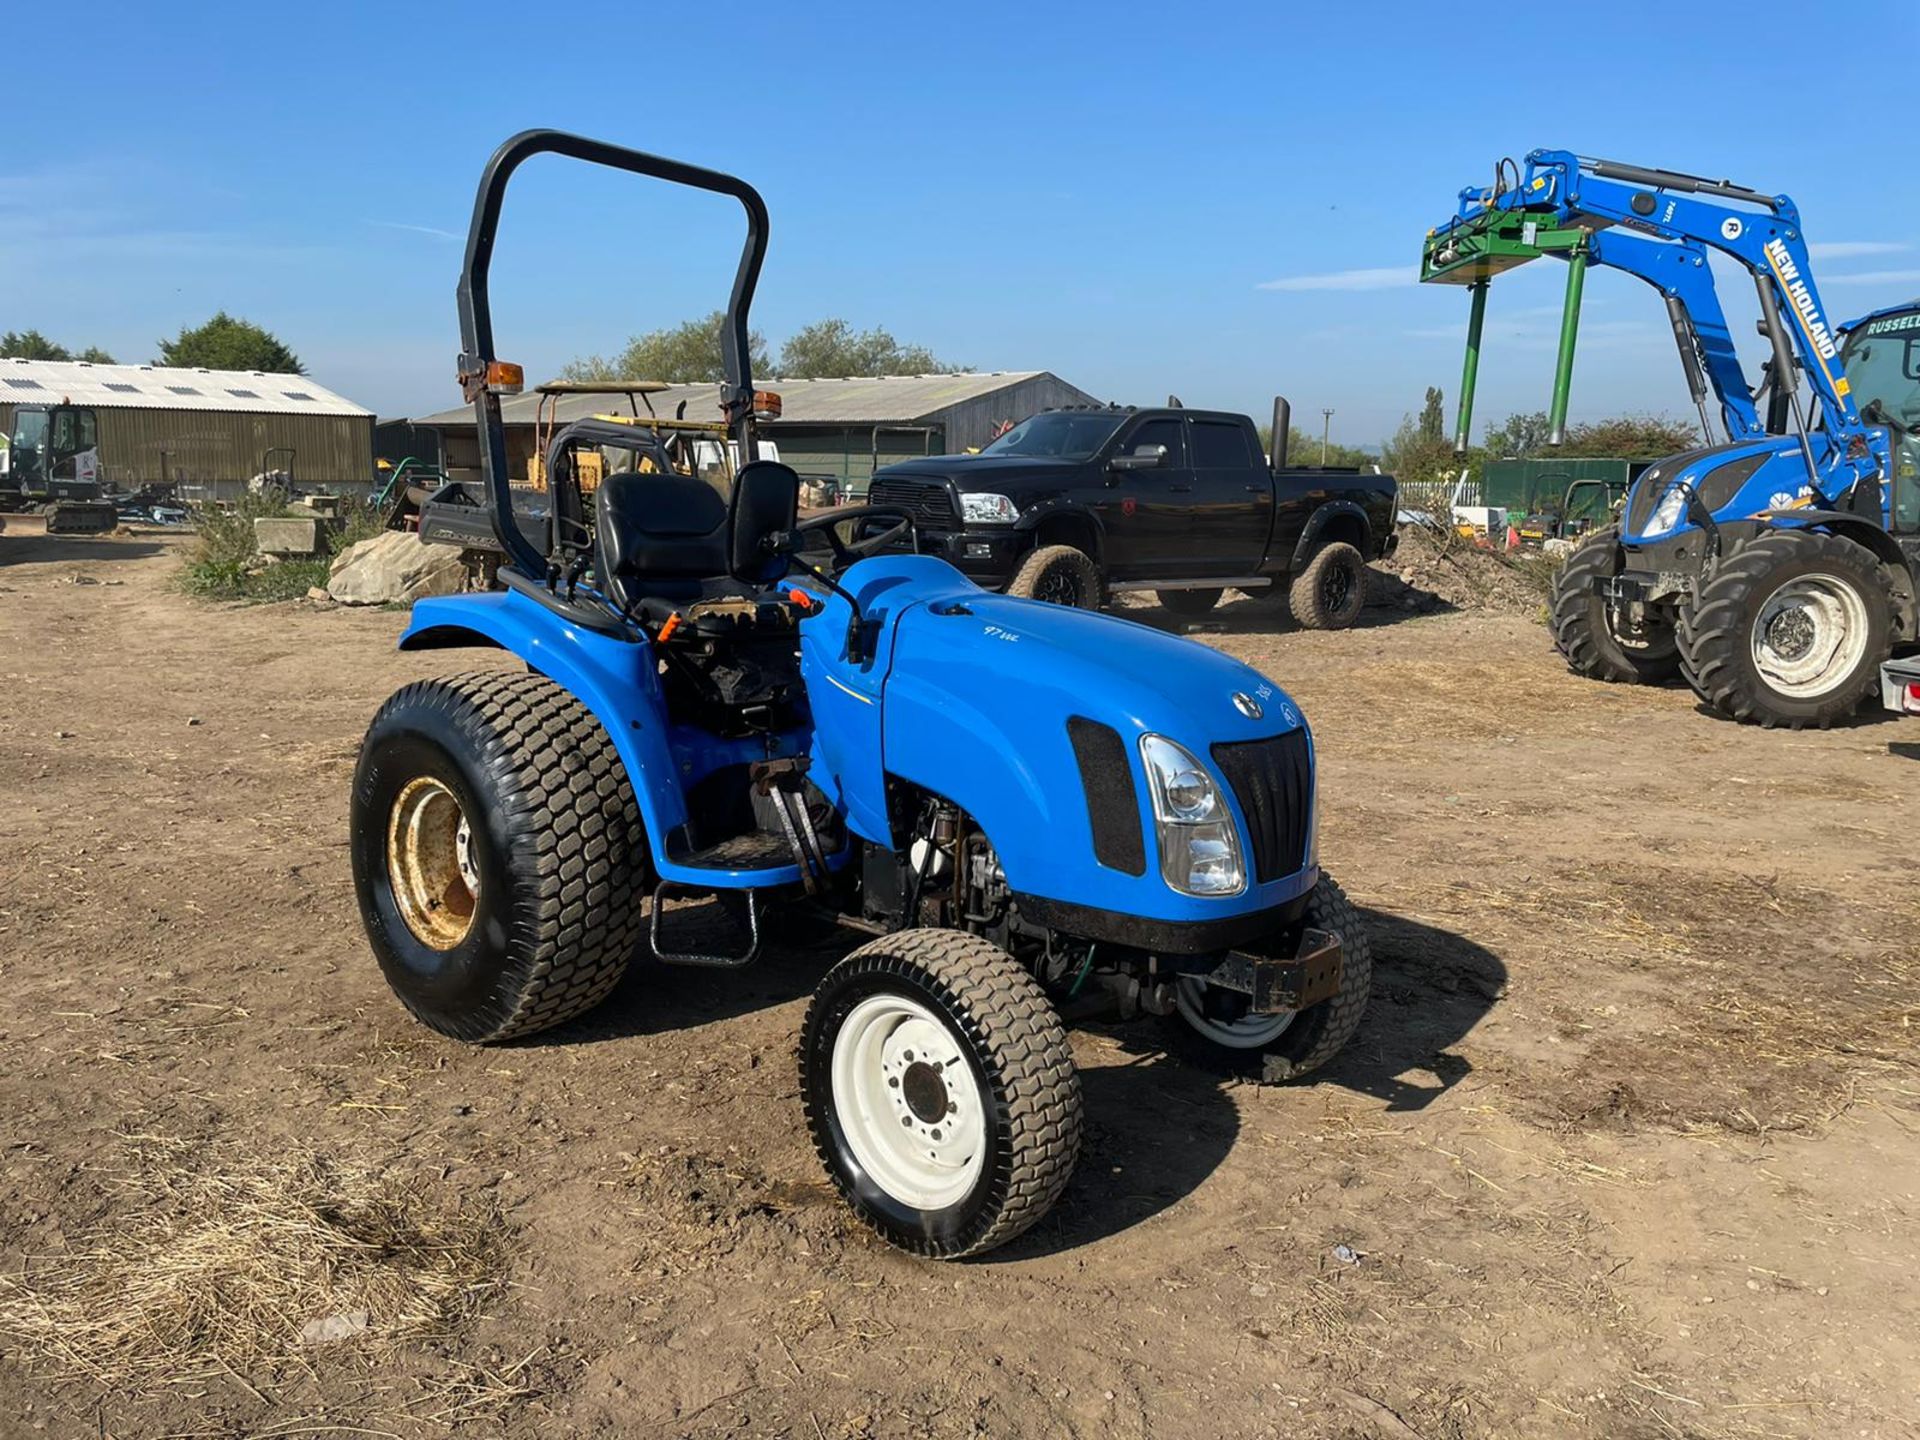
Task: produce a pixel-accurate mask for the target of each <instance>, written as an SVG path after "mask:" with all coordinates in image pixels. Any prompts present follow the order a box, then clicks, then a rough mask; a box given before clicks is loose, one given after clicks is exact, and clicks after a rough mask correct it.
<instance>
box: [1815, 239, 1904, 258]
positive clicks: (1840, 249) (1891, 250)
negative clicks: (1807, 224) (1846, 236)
mask: <svg viewBox="0 0 1920 1440" xmlns="http://www.w3.org/2000/svg"><path fill="white" fill-rule="evenodd" d="M1912 248H1913V247H1912V246H1911V245H1908V244H1905V243H1904V242H1902V241H1899V240H1815V241H1813V242H1811V243H1810V244H1808V246H1807V253H1808V254H1809V255H1811V256H1812V257H1813V258H1814V259H1816V260H1857V259H1859V258H1860V257H1861V256H1863V255H1898V254H1899V253H1900V252H1901V251H1902V250H1911V249H1912Z"/></svg>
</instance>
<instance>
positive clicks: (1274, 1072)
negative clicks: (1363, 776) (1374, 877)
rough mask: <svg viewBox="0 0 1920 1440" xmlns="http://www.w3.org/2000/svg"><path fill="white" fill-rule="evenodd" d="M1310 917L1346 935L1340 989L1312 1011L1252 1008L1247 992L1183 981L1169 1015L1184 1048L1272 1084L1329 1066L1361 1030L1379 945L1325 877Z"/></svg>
mask: <svg viewBox="0 0 1920 1440" xmlns="http://www.w3.org/2000/svg"><path fill="white" fill-rule="evenodd" d="M1306 923H1307V924H1308V925H1310V926H1312V927H1313V928H1314V929H1316V930H1328V931H1331V932H1332V933H1333V934H1335V935H1338V936H1339V937H1340V990H1339V992H1338V993H1337V994H1335V995H1334V996H1333V997H1332V998H1331V999H1328V1000H1322V1001H1321V1002H1320V1003H1319V1004H1318V1005H1309V1006H1308V1007H1307V1008H1306V1009H1305V1010H1295V1011H1287V1012H1284V1013H1281V1014H1278V1015H1256V1014H1249V1013H1248V1012H1247V1010H1246V1002H1245V997H1242V996H1236V995H1233V994H1231V993H1228V992H1224V991H1218V990H1213V989H1211V987H1209V986H1208V985H1207V984H1206V983H1205V982H1204V981H1202V980H1187V979H1182V980H1181V981H1180V983H1179V986H1178V988H1177V989H1176V991H1175V993H1174V1003H1175V1009H1174V1013H1173V1014H1171V1015H1169V1016H1167V1017H1166V1024H1167V1025H1168V1027H1170V1030H1171V1037H1172V1041H1173V1043H1174V1045H1175V1047H1176V1048H1177V1049H1179V1050H1180V1051H1181V1052H1183V1053H1184V1054H1186V1055H1189V1056H1191V1057H1192V1058H1194V1059H1196V1060H1198V1061H1199V1062H1200V1063H1201V1064H1203V1065H1206V1066H1208V1067H1209V1068H1211V1069H1215V1070H1221V1071H1224V1072H1225V1073H1227V1074H1229V1075H1236V1076H1240V1077H1243V1078H1245V1079H1249V1080H1255V1081H1259V1082H1262V1083H1264V1084H1270V1085H1272V1084H1279V1083H1281V1082H1282V1081H1286V1080H1297V1079H1299V1078H1300V1077H1301V1076H1303V1075H1306V1074H1309V1073H1311V1072H1312V1071H1314V1070H1317V1069H1319V1068H1320V1067H1321V1066H1322V1065H1324V1064H1326V1063H1327V1062H1328V1061H1329V1060H1331V1059H1332V1058H1333V1057H1334V1056H1335V1055H1337V1054H1339V1053H1340V1050H1341V1048H1342V1047H1343V1046H1345V1045H1346V1043H1347V1042H1348V1041H1349V1040H1351V1039H1352V1038H1353V1033H1354V1031H1356V1030H1358V1029H1359V1028H1360V1019H1361V1017H1362V1016H1363V1015H1365V1014H1366V1012H1367V997H1368V996H1369V995H1370V994H1371V993H1372V991H1373V944H1372V942H1371V941H1370V940H1369V939H1368V938H1367V932H1366V928H1365V927H1364V926H1363V925H1362V924H1361V923H1360V916H1359V913H1358V912H1357V911H1355V910H1354V908H1353V904H1352V902H1351V901H1349V900H1348V899H1347V897H1346V894H1345V892H1344V891H1342V890H1341V888H1340V887H1339V886H1338V885H1336V884H1335V883H1334V882H1333V877H1331V876H1329V875H1325V874H1323V875H1321V877H1320V883H1319V884H1317V885H1315V886H1314V887H1313V894H1312V895H1311V896H1310V897H1309V898H1308V900H1307V914H1306Z"/></svg>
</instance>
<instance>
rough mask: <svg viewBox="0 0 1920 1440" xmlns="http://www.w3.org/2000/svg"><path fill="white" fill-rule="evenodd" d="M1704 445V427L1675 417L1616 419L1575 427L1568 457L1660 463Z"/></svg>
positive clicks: (1565, 448) (1566, 452) (1569, 438)
mask: <svg viewBox="0 0 1920 1440" xmlns="http://www.w3.org/2000/svg"><path fill="white" fill-rule="evenodd" d="M1699 443H1700V427H1699V426H1698V425H1696V424H1694V423H1693V421H1691V420H1677V419H1675V418H1674V417H1673V416H1671V415H1616V416H1614V417H1613V418H1611V419H1608V420H1594V421H1591V422H1589V423H1587V424H1584V425H1575V426H1572V427H1571V428H1570V429H1569V430H1568V431H1567V443H1566V444H1565V445H1563V446H1561V453H1562V454H1564V455H1604V456H1607V457H1608V458H1610V459H1615V460H1659V459H1662V458H1663V457H1665V456H1668V455H1677V454H1679V453H1680V452H1681V451H1682V450H1691V449H1693V447H1694V446H1696V445H1698V444H1699Z"/></svg>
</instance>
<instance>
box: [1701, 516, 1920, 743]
mask: <svg viewBox="0 0 1920 1440" xmlns="http://www.w3.org/2000/svg"><path fill="white" fill-rule="evenodd" d="M1892 625H1893V617H1892V605H1891V602H1890V600H1889V598H1888V594H1887V583H1886V577H1885V576H1884V575H1883V574H1882V573H1881V570H1880V562H1879V561H1878V560H1877V559H1876V558H1875V557H1874V555H1873V554H1872V553H1871V552H1869V551H1868V550H1866V549H1865V548H1864V547H1862V546H1859V545H1856V544H1854V543H1853V542H1852V541H1851V540H1845V539H1842V538H1841V537H1840V536H1838V535H1829V534H1826V533H1824V532H1822V531H1818V530H1771V531H1765V532H1763V533H1761V534H1760V535H1757V536H1755V537H1754V538H1753V539H1752V540H1749V541H1748V542H1747V543H1746V544H1744V545H1741V546H1739V547H1738V548H1737V549H1735V550H1734V551H1733V553H1732V554H1730V555H1728V556H1726V557H1725V558H1724V559H1722V560H1721V561H1720V563H1719V564H1718V565H1717V566H1716V567H1715V568H1714V569H1713V571H1712V572H1711V574H1709V575H1708V577H1707V578H1706V580H1705V582H1704V583H1703V584H1702V585H1701V587H1700V591H1699V594H1698V595H1697V596H1696V597H1695V599H1694V602H1693V603H1692V604H1691V605H1690V606H1688V607H1687V609H1686V610H1685V611H1684V613H1683V615H1682V624H1681V631H1680V644H1681V645H1682V646H1683V647H1684V648H1685V651H1686V662H1687V663H1686V671H1687V678H1688V681H1689V682H1690V683H1691V684H1692V685H1693V688H1694V690H1695V692H1696V693H1697V694H1698V695H1699V696H1700V698H1701V699H1702V700H1703V701H1704V702H1705V703H1706V704H1707V705H1708V706H1709V707H1710V708H1711V709H1713V710H1715V711H1717V712H1718V713H1720V714H1722V715H1724V716H1726V717H1727V718H1728V719H1731V720H1739V721H1743V722H1747V723H1751V724H1757V725H1764V726H1766V727H1768V728H1769V729H1771V728H1773V727H1775V726H1784V727H1785V728H1787V729H1789V730H1800V729H1804V728H1805V727H1806V726H1809V725H1814V726H1818V727H1819V728H1820V729H1822V730H1824V729H1826V728H1827V727H1828V726H1830V725H1832V724H1833V723H1834V722H1835V721H1836V720H1844V719H1846V718H1847V717H1848V716H1849V715H1852V714H1853V713H1854V711H1856V710H1858V709H1859V708H1860V704H1861V702H1862V701H1863V700H1865V699H1866V698H1867V697H1868V696H1869V695H1872V694H1873V693H1874V692H1875V688H1876V686H1877V685H1878V684H1879V676H1880V665H1881V662H1882V661H1884V660H1885V659H1886V658H1887V656H1888V655H1889V654H1890V653H1891V639H1890V636H1891V633H1892Z"/></svg>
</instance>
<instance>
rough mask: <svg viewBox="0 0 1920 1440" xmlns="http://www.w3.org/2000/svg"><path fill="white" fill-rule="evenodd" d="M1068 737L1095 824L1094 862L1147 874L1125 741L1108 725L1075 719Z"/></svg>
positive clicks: (1137, 801) (1137, 798) (1089, 815)
mask: <svg viewBox="0 0 1920 1440" xmlns="http://www.w3.org/2000/svg"><path fill="white" fill-rule="evenodd" d="M1067 738H1068V739H1069V740H1071V741H1072V742H1073V756H1074V759H1076V760H1078V761H1079V762H1080V785H1081V788H1082V789H1084V790H1085V791H1086V795H1087V818H1088V819H1089V820H1091V821H1092V822H1093V858H1094V859H1096V860H1098V861H1099V862H1100V863H1101V864H1102V865H1104V866H1106V867H1107V868H1108V869H1109V870H1118V871H1120V872H1122V873H1123V874H1127V875H1144V874H1146V873H1147V845H1146V838H1145V837H1144V836H1143V835H1142V834H1141V833H1140V791H1139V787H1138V786H1137V785H1136V784H1135V783H1134V778H1133V765H1132V762H1131V761H1129V760H1128V758H1127V742H1126V741H1125V740H1122V739H1121V738H1120V732H1119V731H1118V730H1115V729H1114V728H1113V727H1112V726H1111V725H1102V724H1101V723H1100V722H1099V721H1098V720H1089V719H1087V718H1086V717H1085V716H1084V715H1075V716H1072V717H1071V718H1069V719H1068V721H1067Z"/></svg>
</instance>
